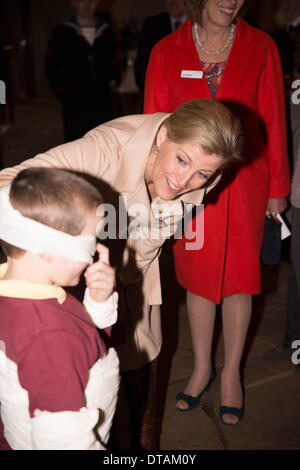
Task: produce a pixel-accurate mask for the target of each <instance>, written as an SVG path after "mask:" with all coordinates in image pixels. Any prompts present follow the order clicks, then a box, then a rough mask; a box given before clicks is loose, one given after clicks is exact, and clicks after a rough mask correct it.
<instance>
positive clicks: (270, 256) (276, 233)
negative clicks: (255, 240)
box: [260, 216, 281, 265]
mask: <svg viewBox="0 0 300 470" xmlns="http://www.w3.org/2000/svg"><path fill="white" fill-rule="evenodd" d="M280 255H281V222H280V221H279V220H278V219H277V218H276V217H273V216H267V217H266V221H265V231H264V238H263V244H262V249H261V252H260V258H261V260H262V261H263V263H265V264H270V265H276V264H279V263H280Z"/></svg>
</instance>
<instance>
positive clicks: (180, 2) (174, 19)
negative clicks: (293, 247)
mask: <svg viewBox="0 0 300 470" xmlns="http://www.w3.org/2000/svg"><path fill="white" fill-rule="evenodd" d="M186 19H187V15H186V13H185V10H184V0H166V12H165V13H161V14H160V15H156V16H150V17H149V18H146V20H145V22H144V24H143V28H142V32H141V37H140V41H139V48H138V54H137V58H136V62H135V80H136V84H137V86H138V87H139V89H140V90H141V91H142V92H144V82H145V76H146V70H147V66H148V61H149V57H150V54H151V50H152V48H153V47H154V46H155V44H156V43H157V42H158V41H159V40H160V39H162V38H163V37H164V36H167V34H171V33H172V32H173V31H175V30H176V29H178V28H179V27H180V26H181V25H182V24H183V23H184V22H185V21H186Z"/></svg>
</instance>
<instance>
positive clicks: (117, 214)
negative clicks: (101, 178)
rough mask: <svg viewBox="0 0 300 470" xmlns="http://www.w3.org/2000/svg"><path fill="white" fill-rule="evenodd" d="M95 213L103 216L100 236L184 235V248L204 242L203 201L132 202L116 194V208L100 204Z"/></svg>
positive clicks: (144, 237) (156, 237) (162, 237)
mask: <svg viewBox="0 0 300 470" xmlns="http://www.w3.org/2000/svg"><path fill="white" fill-rule="evenodd" d="M97 215H98V216H101V217H102V218H103V219H102V220H101V222H100V223H99V225H98V227H97V236H98V238H99V239H100V240H106V239H110V240H116V239H121V240H122V239H123V240H126V239H127V238H130V239H131V240H165V239H167V238H170V237H172V236H174V238H175V239H177V240H178V239H180V238H182V237H183V235H184V236H185V239H186V244H185V249H186V250H200V249H201V248H202V247H203V244H204V205H203V204H197V205H193V204H182V203H181V202H180V201H169V202H165V203H164V202H161V203H152V204H151V208H150V210H149V206H147V205H145V204H141V203H134V204H131V205H130V206H129V207H127V199H126V197H124V196H120V197H119V208H118V209H116V208H115V206H114V205H112V204H101V205H100V206H99V207H98V208H97Z"/></svg>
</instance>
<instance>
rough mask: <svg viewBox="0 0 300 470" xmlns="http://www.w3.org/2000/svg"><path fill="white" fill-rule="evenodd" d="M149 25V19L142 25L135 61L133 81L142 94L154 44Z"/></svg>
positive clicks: (151, 29)
mask: <svg viewBox="0 0 300 470" xmlns="http://www.w3.org/2000/svg"><path fill="white" fill-rule="evenodd" d="M151 23H152V22H151V19H150V18H147V19H146V20H145V22H144V24H143V28H142V32H141V37H140V41H139V47H138V53H137V58H136V61H135V81H136V84H137V86H138V87H139V89H140V90H141V91H142V92H143V91H144V86H145V85H144V84H145V76H146V70H147V65H148V61H149V57H150V54H151V50H152V47H153V46H154V45H155V43H156V41H155V39H154V37H153V28H152V26H151Z"/></svg>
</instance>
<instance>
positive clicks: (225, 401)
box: [221, 294, 252, 424]
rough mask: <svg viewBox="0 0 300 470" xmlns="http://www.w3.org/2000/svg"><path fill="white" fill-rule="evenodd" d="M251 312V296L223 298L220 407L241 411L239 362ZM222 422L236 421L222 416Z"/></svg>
mask: <svg viewBox="0 0 300 470" xmlns="http://www.w3.org/2000/svg"><path fill="white" fill-rule="evenodd" d="M251 311H252V296H251V295H245V294H236V295H232V296H230V297H226V298H224V299H223V306H222V318H223V331H224V346H225V361H224V367H223V371H222V375H221V397H222V399H221V405H222V406H232V407H236V408H241V406H242V388H241V383H240V362H241V357H242V354H243V350H244V345H245V340H246V336H247V331H248V326H249V322H250V318H251ZM223 420H224V421H225V422H226V423H230V424H236V423H237V422H238V418H237V417H236V416H234V415H232V414H225V415H224V416H223Z"/></svg>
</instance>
